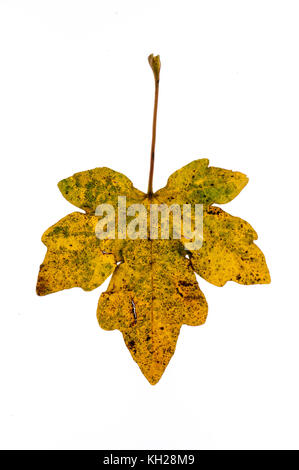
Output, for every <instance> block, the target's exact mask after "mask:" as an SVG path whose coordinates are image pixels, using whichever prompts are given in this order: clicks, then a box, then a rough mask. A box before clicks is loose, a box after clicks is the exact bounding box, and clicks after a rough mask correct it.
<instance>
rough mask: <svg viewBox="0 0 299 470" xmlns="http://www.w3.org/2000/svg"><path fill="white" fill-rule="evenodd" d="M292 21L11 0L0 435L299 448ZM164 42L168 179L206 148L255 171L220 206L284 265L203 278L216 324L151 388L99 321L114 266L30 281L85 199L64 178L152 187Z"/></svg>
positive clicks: (160, 153) (271, 13) (298, 115)
mask: <svg viewBox="0 0 299 470" xmlns="http://www.w3.org/2000/svg"><path fill="white" fill-rule="evenodd" d="M298 20H299V5H298V2H297V1H295V0H294V1H288V0H282V1H275V0H269V1H266V0H250V1H249V0H248V1H244V0H243V1H240V0H235V1H233V0H226V1H222V0H219V1H216V0H209V1H199V0H196V1H195V0H194V1H191V0H189V1H188V0H184V1H175V0H164V1H161V0H158V1H156V0H150V1H141V0H126V1H121V0H119V1H116V0H109V1H108V0H107V1H103V0H102V1H100V0H98V1H95V0H94V1H92V0H84V1H83V0H82V1H77V0H72V1H67V0H51V1H45V0H43V1H41V0H36V1H33V0H26V1H23V0H19V1H16V0H7V1H5V0H0V69H1V73H0V98H1V103H0V130H1V140H0V151H1V185H0V187H1V205H2V208H1V212H2V216H1V265H0V266H1V296H0V298H1V316H0V361H1V365H0V368H1V370H0V381H1V386H0V445H1V448H9V449H14V448H17V449H90V448H93V449H117V448H120V449H138V448H148V449H154V448H157V449H216V448H221V449H238V448H243V449H244V448H255V449H258V448H271V449H274V448H298V447H299V446H298V442H299V441H298V437H299V436H298V434H299V429H298V420H299V406H298V402H299V401H298V393H299V379H298V353H299V343H298V337H299V331H298V328H299V312H298V310H299V309H298V245H297V241H298V203H297V199H298V161H299V155H298V151H299V135H298V130H299V91H298V90H299V65H298V64H299V62H298V47H299V28H298ZM151 52H153V53H155V54H158V53H159V54H160V55H161V60H162V70H161V86H160V102H159V115H158V133H157V149H156V150H157V153H156V168H155V176H154V187H155V189H158V188H159V187H162V186H163V185H164V184H165V183H166V180H167V177H168V176H169V174H170V173H172V172H173V171H174V170H176V169H178V168H180V167H181V166H183V165H184V164H186V163H188V162H190V161H192V160H194V159H195V158H200V157H208V158H210V161H211V164H212V165H214V166H220V167H223V168H228V169H233V170H239V171H242V172H244V173H246V174H247V175H248V176H249V178H250V181H249V184H248V185H247V187H246V188H245V189H244V190H243V191H242V193H241V194H240V195H239V197H238V198H236V199H235V200H234V201H232V202H231V203H230V204H228V205H227V206H226V207H225V210H227V211H228V212H230V213H231V214H233V215H237V216H240V217H242V218H244V219H245V220H247V221H248V222H250V223H251V224H252V225H253V226H254V228H255V229H256V230H257V232H258V233H259V241H258V244H259V246H260V248H261V249H262V250H263V251H264V253H265V256H266V258H267V262H268V266H269V269H270V272H271V276H272V284H271V285H269V286H249V287H248V286H240V285H237V284H234V283H228V284H227V285H226V286H225V287H223V288H217V287H214V286H212V285H209V284H208V283H207V282H205V281H203V280H199V283H200V287H201V288H202V290H203V292H204V293H205V295H206V298H207V301H208V303H209V316H208V319H207V322H206V324H205V325H204V326H201V327H188V326H184V327H183V328H182V330H181V335H180V337H179V341H178V345H177V349H176V353H175V355H174V357H173V359H172V360H171V362H170V364H169V366H168V368H167V369H166V372H165V374H164V376H163V377H162V379H161V381H160V382H159V383H158V384H157V385H156V386H154V387H153V386H151V385H149V384H148V382H147V381H146V379H145V378H144V377H143V375H142V374H141V372H140V371H139V369H138V366H137V365H136V364H135V363H134V362H133V360H132V359H131V356H130V354H129V352H128V350H127V349H126V347H125V345H124V342H123V340H122V337H121V334H120V333H119V332H118V331H114V332H106V331H103V330H101V329H100V328H99V326H98V324H97V320H96V307H97V301H98V298H99V296H100V293H101V292H102V291H103V290H105V289H106V287H107V283H108V281H107V282H106V283H105V284H104V285H103V286H102V287H100V288H98V289H96V290H95V291H93V292H90V293H86V292H84V291H82V290H81V289H72V290H69V291H64V292H59V293H57V294H53V295H49V296H46V297H43V298H40V297H37V296H36V294H35V283H36V278H37V274H38V269H39V264H40V263H41V262H42V260H43V257H44V254H45V251H46V248H45V246H44V245H43V244H42V243H41V241H40V237H41V235H42V233H43V232H44V230H46V229H47V228H48V227H49V226H50V225H52V224H54V223H55V222H57V221H58V220H59V219H60V218H62V217H63V216H65V215H66V214H68V213H70V212H72V211H73V210H74V207H72V206H71V205H70V204H69V203H68V202H67V201H66V200H64V199H63V197H62V196H61V194H60V192H59V191H58V188H57V186H56V184H57V182H58V181H59V180H60V179H62V178H65V177H68V176H71V175H72V174H73V173H74V172H77V171H81V170H86V169H90V168H94V167H97V166H109V167H111V168H113V169H115V170H118V171H120V172H123V173H125V174H126V175H127V176H128V177H129V178H130V179H132V180H133V182H134V184H135V186H136V187H138V188H139V189H141V190H146V186H147V179H148V169H149V153H150V139H151V121H152V106H153V77H152V73H151V70H150V68H149V66H148V64H147V56H148V54H150V53H151ZM75 210H76V209H75Z"/></svg>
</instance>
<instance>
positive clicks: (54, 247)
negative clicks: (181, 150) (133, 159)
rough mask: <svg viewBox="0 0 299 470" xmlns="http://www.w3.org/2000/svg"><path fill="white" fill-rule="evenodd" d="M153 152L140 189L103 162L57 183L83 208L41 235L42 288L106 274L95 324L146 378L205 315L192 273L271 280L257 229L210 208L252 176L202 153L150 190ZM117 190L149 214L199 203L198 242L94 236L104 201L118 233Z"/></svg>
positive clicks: (88, 285) (94, 281)
mask: <svg viewBox="0 0 299 470" xmlns="http://www.w3.org/2000/svg"><path fill="white" fill-rule="evenodd" d="M149 61H150V65H151V66H152V68H153V71H154V77H155V85H156V87H155V105H154V118H153V139H152V142H153V144H155V129H156V118H157V105H158V87H159V72H160V61H159V60H158V59H157V57H153V56H150V59H149ZM154 150H155V145H152V150H151V168H150V177H149V187H148V192H147V193H146V194H145V193H143V192H142V191H139V190H137V189H136V188H134V186H133V184H132V182H131V181H130V180H129V179H128V178H127V177H126V176H125V175H123V174H121V173H118V172H116V171H113V170H111V169H109V168H95V169H93V170H88V171H83V172H80V173H76V174H75V175H73V176H72V177H70V178H66V179H64V180H62V181H60V183H58V187H59V189H60V191H61V193H62V195H63V196H64V197H65V198H66V199H67V200H68V201H69V202H71V203H72V204H73V205H75V206H76V207H78V208H80V209H82V210H83V211H84V213H82V212H73V213H71V214H69V215H67V216H66V217H64V218H63V219H62V220H60V221H59V222H57V223H56V224H55V225H54V226H52V227H50V228H49V229H48V230H47V231H46V232H45V234H44V235H43V237H42V241H43V243H44V244H45V245H46V247H47V253H46V256H45V259H44V262H43V264H42V265H41V267H40V272H39V276H38V282H37V294H38V295H46V294H50V293H53V292H57V291H60V290H64V289H69V288H72V287H81V288H82V289H84V290H86V291H90V290H93V289H95V288H97V287H99V286H100V285H101V284H102V283H103V282H104V281H105V280H106V279H107V278H108V277H109V276H110V275H111V274H112V278H111V280H110V283H109V286H108V289H107V291H106V292H104V293H102V294H101V296H100V299H99V303H98V309H97V318H98V321H99V324H100V326H101V327H102V328H103V329H105V330H114V329H118V330H120V331H121V332H122V334H123V337H124V341H125V343H126V345H127V347H128V349H129V351H130V353H131V355H132V357H133V359H134V360H135V361H136V362H137V364H138V365H139V367H140V369H141V371H142V372H143V374H144V375H145V377H146V378H147V379H148V381H149V382H150V383H151V384H156V383H157V382H158V381H159V379H160V378H161V376H162V374H163V372H164V370H165V368H166V366H167V364H168V363H169V361H170V359H171V357H172V355H173V354H174V351H175V347H176V343H177V339H178V335H179V332H180V328H181V326H182V325H183V324H186V325H190V326H196V325H201V324H203V323H204V322H205V320H206V317H207V310H208V308H207V303H206V300H205V297H204V294H203V293H202V292H201V290H200V288H199V286H198V283H197V280H196V276H195V273H197V274H198V275H199V276H201V277H202V278H204V279H205V280H207V281H208V282H210V283H212V284H214V285H216V286H223V285H224V284H225V283H226V282H227V281H235V282H237V283H240V284H264V283H269V282H270V275H269V272H268V268H267V265H266V262H265V258H264V256H263V254H262V252H261V251H260V249H259V248H258V247H257V245H255V243H254V240H256V238H257V235H256V233H255V231H254V230H253V228H252V227H251V226H250V225H249V224H248V223H247V222H245V221H244V220H242V219H240V218H238V217H233V216H231V215H230V214H228V213H226V212H224V211H223V210H222V209H220V208H218V207H216V206H214V204H215V203H216V204H217V203H218V204H225V203H228V202H229V201H231V200H232V199H233V198H235V197H236V196H237V195H238V194H239V193H240V191H241V190H242V189H243V188H244V186H245V185H246V184H247V182H248V178H247V177H246V176H245V175H244V174H242V173H239V172H234V171H230V170H224V169H221V168H216V167H210V166H209V161H208V160H207V159H199V160H195V161H193V162H192V163H190V164H188V165H186V166H184V167H183V168H181V169H180V170H178V171H176V172H175V173H173V174H172V175H171V176H170V177H169V179H168V182H167V185H166V186H165V188H162V189H160V190H159V191H157V192H155V193H154V192H153V189H152V181H153V167H154ZM120 196H122V197H124V196H125V197H126V209H127V207H129V206H130V205H132V204H133V205H134V204H142V205H143V206H144V207H145V210H146V214H147V217H148V218H150V207H151V205H152V204H159V205H161V204H166V205H168V206H169V205H171V204H178V205H179V206H180V207H183V205H185V204H202V206H203V244H202V246H201V247H200V248H199V249H194V250H190V249H189V248H188V249H187V248H186V247H187V246H188V245H187V240H186V239H184V237H181V239H179V240H178V239H174V237H173V236H170V237H169V239H154V238H153V237H152V236H151V231H150V229H149V227H148V226H147V231H146V237H145V238H143V239H129V238H128V237H126V238H119V237H115V239H111V238H108V237H107V238H104V239H99V238H98V237H97V236H96V227H97V224H98V222H99V220H100V216H98V215H97V214H96V209H97V207H98V206H99V205H100V204H110V205H111V206H112V208H113V209H114V211H115V214H116V233H117V231H118V226H119V214H118V202H119V199H118V198H119V197H120ZM159 224H160V222H159ZM160 228H161V227H160Z"/></svg>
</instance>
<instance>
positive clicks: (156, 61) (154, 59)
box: [147, 54, 161, 198]
mask: <svg viewBox="0 0 299 470" xmlns="http://www.w3.org/2000/svg"><path fill="white" fill-rule="evenodd" d="M148 61H149V64H150V66H151V68H152V71H153V74H154V78H155V102H154V114H153V131H152V147H151V160H150V172H149V179H148V190H147V194H148V196H149V198H151V197H152V195H153V176H154V165H155V146H156V127H157V111H158V97H159V81H160V68H161V62H160V56H158V55H157V56H154V55H153V54H151V55H150V56H149V57H148Z"/></svg>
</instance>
